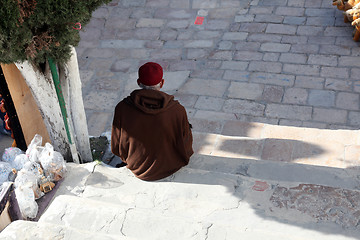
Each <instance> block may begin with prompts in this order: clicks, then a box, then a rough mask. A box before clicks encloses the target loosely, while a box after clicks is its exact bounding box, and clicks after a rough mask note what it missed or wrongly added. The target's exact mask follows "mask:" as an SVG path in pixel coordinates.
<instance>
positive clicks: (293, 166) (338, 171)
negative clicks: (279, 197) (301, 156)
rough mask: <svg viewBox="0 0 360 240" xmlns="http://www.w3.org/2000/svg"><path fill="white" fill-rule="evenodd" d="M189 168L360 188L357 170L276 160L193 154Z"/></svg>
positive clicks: (267, 179) (359, 176)
mask: <svg viewBox="0 0 360 240" xmlns="http://www.w3.org/2000/svg"><path fill="white" fill-rule="evenodd" d="M187 168H192V169H201V170H206V171H213V172H222V173H231V174H238V175H241V176H247V177H251V178H255V179H262V180H266V181H280V182H301V183H307V184H318V185H325V186H331V187H338V188H346V189H354V190H359V189H360V172H359V169H358V168H349V169H343V168H334V167H322V166H313V165H307V164H297V163H288V162H277V161H264V160H253V159H244V158H231V157H218V156H211V155H202V154H194V155H193V156H192V157H191V161H190V162H189V165H188V166H187Z"/></svg>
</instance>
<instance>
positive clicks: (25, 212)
mask: <svg viewBox="0 0 360 240" xmlns="http://www.w3.org/2000/svg"><path fill="white" fill-rule="evenodd" d="M15 195H16V200H17V202H18V205H19V208H20V212H21V215H22V216H23V218H24V219H27V218H35V217H36V215H37V213H38V209H39V206H38V205H37V203H36V202H35V195H34V192H33V189H32V186H31V183H27V184H26V185H23V186H19V187H17V188H16V189H15Z"/></svg>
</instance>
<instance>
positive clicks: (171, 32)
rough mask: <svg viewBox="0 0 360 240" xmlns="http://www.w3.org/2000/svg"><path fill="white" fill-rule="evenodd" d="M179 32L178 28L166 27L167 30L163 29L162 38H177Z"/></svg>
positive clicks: (167, 39) (166, 39)
mask: <svg viewBox="0 0 360 240" xmlns="http://www.w3.org/2000/svg"><path fill="white" fill-rule="evenodd" d="M177 34H178V32H177V31H176V30H172V29H166V30H163V31H161V34H160V39H161V40H165V41H169V40H175V39H176V37H177Z"/></svg>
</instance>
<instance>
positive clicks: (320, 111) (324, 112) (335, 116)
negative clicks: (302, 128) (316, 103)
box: [313, 108, 347, 123]
mask: <svg viewBox="0 0 360 240" xmlns="http://www.w3.org/2000/svg"><path fill="white" fill-rule="evenodd" d="M346 117H347V112H346V111H345V110H336V109H325V108H314V115H313V119H314V120H315V121H320V122H326V123H346Z"/></svg>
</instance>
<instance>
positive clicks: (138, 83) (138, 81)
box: [136, 79, 141, 87]
mask: <svg viewBox="0 0 360 240" xmlns="http://www.w3.org/2000/svg"><path fill="white" fill-rule="evenodd" d="M136 82H137V85H138V86H139V87H141V86H140V80H139V79H138V80H137V81H136Z"/></svg>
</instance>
